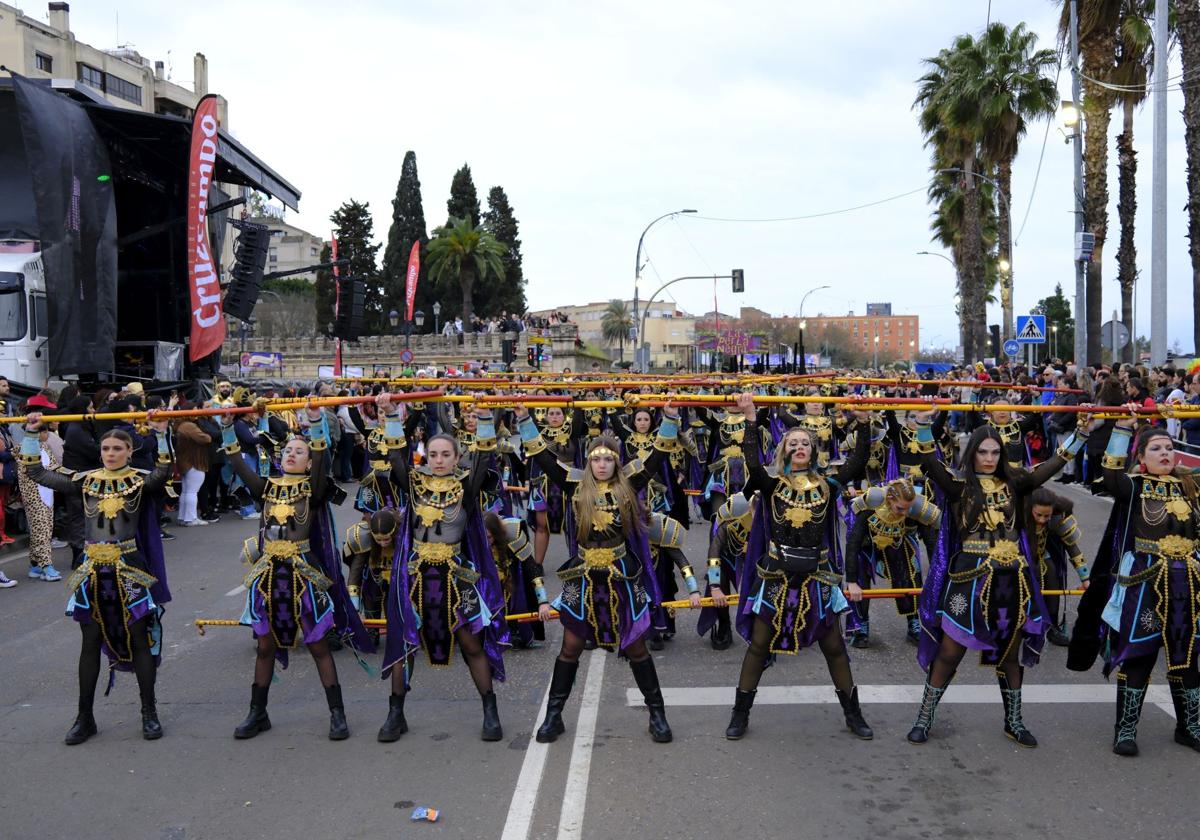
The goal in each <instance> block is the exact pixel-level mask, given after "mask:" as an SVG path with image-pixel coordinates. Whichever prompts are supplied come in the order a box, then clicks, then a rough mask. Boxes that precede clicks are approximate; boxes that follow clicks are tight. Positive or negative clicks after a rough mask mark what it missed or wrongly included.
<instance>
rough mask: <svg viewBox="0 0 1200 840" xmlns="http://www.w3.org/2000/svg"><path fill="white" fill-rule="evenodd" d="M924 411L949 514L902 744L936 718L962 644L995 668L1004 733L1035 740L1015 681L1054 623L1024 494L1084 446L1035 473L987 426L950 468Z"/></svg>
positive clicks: (928, 454)
mask: <svg viewBox="0 0 1200 840" xmlns="http://www.w3.org/2000/svg"><path fill="white" fill-rule="evenodd" d="M930 418H931V413H930V412H920V413H918V414H917V417H916V421H917V424H918V431H917V441H918V442H919V443H920V445H921V447H922V456H923V458H924V461H923V468H924V472H925V475H926V476H927V477H928V478H929V480H930V481H933V482H934V483H935V484H936V485H937V486H938V487H939V488H940V489H941V490H942V492H943V493H945V496H946V499H947V501H948V503H949V507H950V510H951V511H952V516H953V519H952V526H953V527H951V528H947V529H944V531H945V532H944V533H943V534H942V535H941V540H940V542H939V544H938V550H937V552H936V555H935V556H934V557H933V558H932V559H931V562H930V572H929V576H928V577H927V578H926V580H925V585H924V587H923V589H922V593H921V601H920V616H921V623H922V634H921V641H920V644H919V645H918V653H917V658H918V661H919V662H920V663H921V666H922V667H923V668H925V669H926V677H927V678H926V682H925V690H924V694H923V696H922V700H921V706H920V709H919V710H918V713H917V719H916V722H915V723H914V724H913V727H912V729H911V730H910V731H909V733H908V740H909V741H910V742H912V743H914V744H923V743H925V742H926V741H928V740H929V730H930V728H931V727H932V726H933V720H934V714H935V712H936V710H937V705H938V703H939V702H940V700H941V698H942V695H943V694H945V692H946V688H947V686H949V684H950V681H951V679H953V677H954V674H955V671H956V670H957V669H958V664H959V662H961V661H962V658H963V656H964V655H965V654H966V652H967V649H968V648H971V649H973V650H978V651H980V652H981V653H980V661H981V664H983V665H985V666H990V667H993V668H994V669H995V672H996V678H997V681H998V682H999V685H1000V696H1001V699H1002V700H1003V702H1004V733H1005V735H1007V736H1008V737H1009V738H1011V739H1012V740H1014V741H1016V742H1017V743H1018V744H1020V745H1021V746H1023V747H1036V746H1037V739H1036V738H1035V737H1034V735H1033V733H1032V732H1030V731H1029V729H1028V728H1027V727H1026V726H1025V722H1024V720H1023V717H1022V709H1021V686H1022V682H1023V679H1024V673H1025V666H1028V665H1033V664H1035V663H1036V662H1037V660H1038V658H1039V657H1040V655H1041V650H1042V646H1043V643H1044V642H1045V633H1046V630H1047V628H1048V626H1049V624H1050V620H1049V616H1048V614H1047V612H1046V605H1045V603H1044V601H1043V600H1042V590H1041V587H1040V585H1039V576H1038V575H1037V574H1035V569H1036V568H1037V565H1036V560H1034V558H1033V556H1032V549H1031V547H1030V545H1029V538H1028V537H1029V531H1028V526H1027V523H1026V522H1025V510H1026V507H1025V505H1026V502H1027V497H1028V495H1029V494H1030V493H1032V492H1033V491H1034V490H1035V489H1036V488H1038V487H1040V486H1041V485H1042V484H1045V483H1046V482H1047V481H1049V480H1050V479H1051V478H1052V477H1053V476H1054V474H1055V473H1057V472H1058V471H1059V470H1061V469H1062V468H1063V465H1064V464H1066V463H1067V461H1069V460H1071V459H1072V458H1074V457H1075V453H1076V452H1078V451H1079V450H1080V449H1081V448H1083V446H1084V444H1085V443H1086V439H1087V438H1086V434H1084V435H1079V434H1076V435H1073V436H1072V437H1070V438H1068V439H1067V440H1066V441H1064V442H1063V444H1062V446H1060V447H1059V449H1058V451H1057V452H1056V453H1055V454H1054V456H1053V457H1051V458H1050V459H1048V460H1047V461H1045V462H1043V463H1042V464H1039V465H1038V466H1037V467H1036V468H1035V469H1034V470H1032V471H1027V470H1023V469H1020V468H1019V467H1018V468H1014V467H1013V466H1012V463H1011V461H1010V459H1009V457H1008V455H1009V453H1008V452H1007V451H1006V450H1005V448H1004V446H1005V439H1004V437H1003V436H1002V435H1001V433H1000V431H999V430H998V429H997V428H996V427H995V426H993V425H991V424H988V425H984V426H981V427H979V428H977V429H976V430H975V431H974V432H972V433H971V437H970V438H969V439H968V441H967V446H966V449H965V450H964V452H963V457H962V469H961V471H960V472H959V473H958V474H956V473H954V472H952V471H951V470H950V469H949V468H948V467H946V466H945V464H943V463H942V462H941V461H940V460H938V458H937V456H936V454H935V453H934V440H933V433H932V430H931V428H930Z"/></svg>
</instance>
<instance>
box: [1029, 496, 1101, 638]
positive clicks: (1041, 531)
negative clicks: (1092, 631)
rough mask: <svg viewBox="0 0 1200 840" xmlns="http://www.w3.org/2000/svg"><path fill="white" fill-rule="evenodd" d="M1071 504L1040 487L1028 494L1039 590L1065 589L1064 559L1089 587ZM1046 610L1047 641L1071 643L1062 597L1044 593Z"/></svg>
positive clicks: (1084, 586) (1077, 523) (1085, 564)
mask: <svg viewBox="0 0 1200 840" xmlns="http://www.w3.org/2000/svg"><path fill="white" fill-rule="evenodd" d="M1073 509H1074V505H1073V504H1072V503H1071V501H1070V500H1069V499H1065V498H1063V497H1062V496H1059V495H1056V494H1055V493H1052V492H1051V491H1050V490H1048V489H1046V488H1045V487H1039V488H1038V489H1036V490H1034V491H1033V493H1031V494H1030V496H1029V518H1030V519H1031V520H1032V522H1033V526H1034V538H1035V539H1034V544H1033V545H1031V546H1030V547H1031V548H1033V549H1034V556H1035V557H1037V558H1038V569H1039V573H1040V575H1041V577H1040V578H1039V582H1040V583H1041V587H1042V591H1043V592H1045V591H1046V590H1047V589H1064V588H1066V584H1067V561H1068V560H1070V561H1071V565H1072V566H1074V567H1075V573H1076V574H1077V575H1078V576H1079V581H1080V583H1081V585H1082V586H1083V588H1084V589H1087V587H1088V575H1089V574H1090V572H1089V569H1088V565H1087V561H1086V560H1085V559H1084V557H1083V551H1082V550H1081V549H1080V548H1079V522H1078V521H1077V520H1076V519H1075V515H1074V513H1073V512H1072V511H1073ZM1045 600H1046V610H1047V614H1048V615H1049V616H1050V620H1051V622H1052V623H1051V626H1050V629H1049V630H1048V631H1046V641H1048V642H1050V644H1052V645H1057V646H1059V647H1065V646H1066V645H1068V644H1069V643H1070V641H1071V640H1070V637H1069V636H1068V635H1067V620H1066V616H1065V615H1064V614H1063V610H1062V603H1063V601H1062V598H1061V597H1060V596H1058V595H1047V596H1046V597H1045Z"/></svg>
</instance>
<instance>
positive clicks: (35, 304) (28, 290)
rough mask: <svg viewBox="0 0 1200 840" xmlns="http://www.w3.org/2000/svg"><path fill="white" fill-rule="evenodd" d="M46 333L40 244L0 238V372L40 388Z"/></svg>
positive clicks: (46, 369)
mask: <svg viewBox="0 0 1200 840" xmlns="http://www.w3.org/2000/svg"><path fill="white" fill-rule="evenodd" d="M49 335H50V313H49V310H48V309H47V308H46V276H45V272H44V270H43V268H42V254H41V246H40V244H39V243H38V242H35V241H30V240H22V239H16V240H13V239H5V240H0V375H2V376H5V377H7V378H8V379H9V380H10V381H12V382H21V383H24V384H26V385H30V386H32V387H34V388H41V387H42V386H43V385H44V384H45V383H46V380H47V378H48V377H49V375H50V351H49V347H48V345H47V341H48V338H49Z"/></svg>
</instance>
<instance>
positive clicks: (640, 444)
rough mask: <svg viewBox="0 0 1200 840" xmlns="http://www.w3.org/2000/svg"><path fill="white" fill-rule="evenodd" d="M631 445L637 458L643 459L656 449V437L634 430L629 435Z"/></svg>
mask: <svg viewBox="0 0 1200 840" xmlns="http://www.w3.org/2000/svg"><path fill="white" fill-rule="evenodd" d="M628 440H629V446H630V447H631V448H632V449H633V451H634V453H635V455H634V457H635V458H641V459H642V460H643V461H644V460H646V458H647V457H648V456H649V455H650V453H651V452H652V451H653V450H654V438H652V437H650V435H649V434H646V433H643V432H634V433H633V434H631V435H630V436H629V439H628Z"/></svg>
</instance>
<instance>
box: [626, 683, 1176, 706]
mask: <svg viewBox="0 0 1200 840" xmlns="http://www.w3.org/2000/svg"><path fill="white" fill-rule="evenodd" d="M923 690H924V686H923V685H860V686H859V687H858V692H859V697H860V698H861V700H862V702H863V704H864V705H865V704H873V703H879V704H882V703H898V704H906V705H907V704H911V705H914V706H915V705H917V704H918V703H920V702H921V694H922V692H923ZM1021 699H1022V701H1023V702H1025V703H1115V702H1116V699H1117V687H1116V684H1115V683H1107V684H1105V683H1099V684H1087V683H1082V684H1080V683H1060V684H1046V683H1041V684H1039V683H1031V684H1029V685H1026V686H1025V688H1024V691H1023V695H1022V698H1021ZM663 700H664V701H665V702H666V704H667V706H730V705H731V704H732V702H733V688H732V687H731V686H698V687H691V688H664V689H663ZM1146 701H1147V702H1149V703H1153V704H1154V705H1156V706H1158V707H1159V708H1161V709H1163V710H1164V711H1169V710H1171V694H1170V691H1169V690H1168V688H1167V687H1166V686H1162V685H1151V686H1150V690H1149V692H1147V696H1146ZM625 702H626V705H629V706H640V705H642V702H643V700H642V695H641V692H640V691H638V690H637V689H633V688H631V689H628V690H627V691H626V694H625ZM837 702H838V701H837V696H836V695H835V694H834V693H833V686H831V685H771V686H763V687H762V688H760V689H758V694H757V695H756V696H755V698H754V705H755V706H772V705H776V706H777V705H793V704H820V705H835V704H836V703H837ZM941 702H942V705H945V704H947V703H964V704H971V703H989V704H990V703H999V702H1000V692H999V690H998V689H997V688H996V686H994V685H981V684H970V683H966V684H963V683H951V685H950V688H949V690H948V691H947V692H946V695H945V697H943V698H942V701H941Z"/></svg>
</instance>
